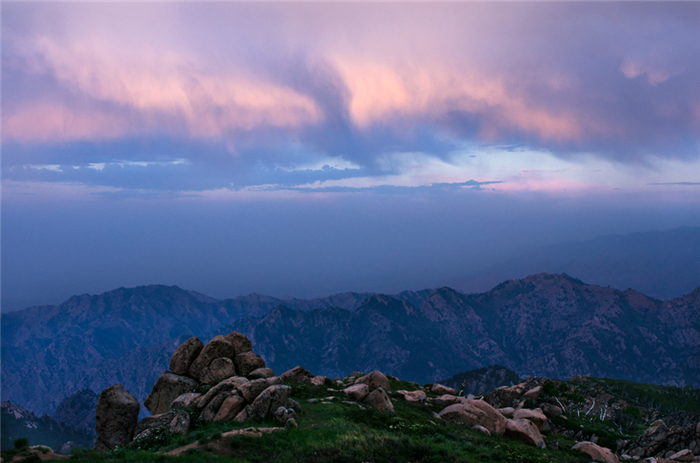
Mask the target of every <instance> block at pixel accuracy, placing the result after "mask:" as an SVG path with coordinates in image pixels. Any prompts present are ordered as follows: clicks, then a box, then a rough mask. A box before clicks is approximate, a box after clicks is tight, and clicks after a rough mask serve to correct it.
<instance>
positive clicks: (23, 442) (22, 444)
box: [12, 437, 29, 450]
mask: <svg viewBox="0 0 700 463" xmlns="http://www.w3.org/2000/svg"><path fill="white" fill-rule="evenodd" d="M12 445H14V447H15V448H16V449H17V450H23V449H26V448H28V447H29V439H27V438H26V437H20V438H19V439H15V440H14V442H13V443H12Z"/></svg>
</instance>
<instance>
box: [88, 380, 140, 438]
mask: <svg viewBox="0 0 700 463" xmlns="http://www.w3.org/2000/svg"><path fill="white" fill-rule="evenodd" d="M140 409H141V406H140V405H139V401H138V400H136V398H135V397H134V396H133V395H131V394H130V393H129V391H127V390H126V389H124V386H122V385H121V384H115V385H113V386H109V387H108V388H106V389H105V390H104V391H102V393H101V394H100V396H99V398H98V399H97V408H96V410H95V418H96V424H95V431H96V432H97V435H98V437H99V440H100V441H101V443H102V444H103V445H104V446H105V447H107V448H108V449H110V450H111V449H114V448H115V447H116V446H123V445H126V444H128V443H129V442H131V439H132V438H133V437H134V428H135V427H136V424H137V423H138V421H139V410H140ZM95 446H96V448H97V443H95Z"/></svg>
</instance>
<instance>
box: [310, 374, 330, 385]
mask: <svg viewBox="0 0 700 463" xmlns="http://www.w3.org/2000/svg"><path fill="white" fill-rule="evenodd" d="M327 380H328V378H327V377H325V376H314V377H313V378H311V384H313V385H314V386H323V385H324V384H326V381H327Z"/></svg>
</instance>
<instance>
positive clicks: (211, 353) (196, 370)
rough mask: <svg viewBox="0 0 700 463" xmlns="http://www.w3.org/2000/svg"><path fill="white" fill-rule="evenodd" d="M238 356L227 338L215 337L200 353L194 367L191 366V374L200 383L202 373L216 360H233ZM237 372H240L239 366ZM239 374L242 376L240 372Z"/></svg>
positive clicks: (193, 364)
mask: <svg viewBox="0 0 700 463" xmlns="http://www.w3.org/2000/svg"><path fill="white" fill-rule="evenodd" d="M235 355H236V351H235V349H234V347H233V344H231V343H230V342H229V341H228V340H227V339H226V338H225V337H223V336H222V335H218V336H215V337H214V339H212V340H211V341H209V342H208V343H207V344H206V346H204V348H202V351H201V352H200V353H199V355H198V356H197V358H196V359H194V362H192V365H190V369H189V370H188V371H189V374H190V376H192V377H193V378H195V379H196V380H198V381H201V378H202V373H203V371H204V369H205V368H206V367H208V366H209V364H210V363H211V362H212V361H213V360H214V359H218V358H221V357H228V358H233V357H234V356H235ZM236 371H238V365H236ZM239 374H241V373H240V372H239Z"/></svg>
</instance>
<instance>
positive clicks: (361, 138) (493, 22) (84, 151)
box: [2, 2, 700, 191]
mask: <svg viewBox="0 0 700 463" xmlns="http://www.w3.org/2000/svg"><path fill="white" fill-rule="evenodd" d="M699 16H700V4H697V3H691V2H687V3H663V4H657V3H586V4H580V3H563V4H555V3H518V4H502V3H485V4H484V3H447V4H438V5H422V4H416V3H409V4H396V3H379V4H373V3H361V4H334V3H331V4H323V3H312V4H303V3H284V4H276V3H264V4H245V3H210V4H206V5H201V4H197V5H194V4H187V3H151V4H134V3H118V4H111V3H110V4H102V3H76V4H67V3H54V4H43V3H42V4H39V3H8V4H5V5H3V19H2V21H3V24H2V26H3V44H2V47H3V50H2V51H3V60H4V62H3V70H2V72H3V75H2V78H3V84H2V85H3V89H2V90H3V91H2V97H3V98H2V124H3V126H2V142H3V149H4V159H3V164H4V171H3V175H4V178H5V179H10V180H15V181H63V182H81V183H86V184H102V185H105V186H115V187H118V188H145V189H155V190H158V189H166V190H181V191H190V190H196V191H202V190H213V189H217V188H242V187H246V186H249V185H256V184H257V185H267V184H275V185H292V186H293V185H303V184H313V183H314V182H324V181H337V180H339V179H341V178H345V179H353V178H357V177H359V176H366V177H382V178H388V177H390V176H392V175H394V176H397V177H396V179H398V178H399V177H400V176H401V175H402V174H404V173H405V172H402V171H400V166H401V165H405V164H406V163H405V162H403V161H401V159H402V158H410V157H411V156H413V154H415V153H421V155H424V156H427V157H428V158H431V159H433V160H435V161H434V162H442V163H443V164H444V165H445V166H446V167H445V169H444V170H443V171H442V172H441V173H440V176H437V175H426V176H425V177H426V178H425V179H424V184H432V183H441V182H442V181H443V179H444V178H445V177H450V171H454V168H453V167H454V165H455V163H457V164H459V162H462V161H460V160H464V159H465V157H466V156H468V155H475V154H474V153H470V154H465V151H464V149H463V147H464V146H465V145H468V146H470V147H472V148H473V149H474V150H475V152H476V151H478V152H479V153H481V154H483V153H486V152H488V151H489V150H490V149H491V148H492V147H498V146H504V145H509V146H515V147H517V148H518V149H524V150H528V151H531V152H532V151H537V152H540V153H542V156H543V157H547V158H551V156H552V155H553V156H554V157H558V158H560V159H567V160H569V161H571V162H573V163H576V162H579V160H580V159H583V158H586V159H590V158H591V157H593V158H596V159H598V160H600V162H603V163H612V164H618V163H622V164H626V165H647V166H650V165H652V164H653V165H655V166H656V167H658V166H659V165H661V164H659V163H660V162H661V163H663V162H665V161H669V162H678V161H680V162H691V163H692V162H695V161H696V160H697V158H698V156H697V153H698V147H699V146H700V142H699V137H698V133H700V86H698V82H700V67H699V66H698V64H697V63H698V62H700V42H698V40H697V37H698V34H699V33H700V31H699V28H700V26H698V24H700V23H699V22H698V17H699ZM412 153H413V154H412ZM460 153H461V154H460ZM390 158H391V159H394V160H398V161H397V162H395V163H394V164H391V163H387V159H390ZM543 159H544V158H543ZM178 160H181V161H182V162H180V163H176V161H178ZM125 162H131V163H137V164H128V163H127V164H125ZM138 163H141V164H138ZM144 163H145V164H144ZM95 165H103V166H105V167H103V168H102V169H95V168H94V167H91V166H95ZM36 166H44V168H43V169H40V168H37V167H36ZM47 166H48V167H47ZM304 166H307V168H304ZM308 166H317V168H311V169H309V168H308ZM323 166H327V168H325V169H324V168H323ZM338 166H343V167H338ZM348 166H349V167H348ZM117 167H118V168H117ZM139 167H146V168H147V170H148V172H149V175H148V176H144V175H139V172H142V171H143V169H141V171H139V169H138V168H139ZM86 169H87V170H86ZM110 173H111V174H112V175H106V174H110ZM54 174H56V175H54ZM98 174H99V175H98ZM669 175H671V174H669ZM673 175H675V172H673ZM149 178H153V180H152V181H151V180H148V179H149ZM470 179H474V180H476V181H499V182H500V181H503V180H504V178H503V177H501V176H481V177H479V178H476V177H475V171H473V170H472V171H469V170H465V171H463V172H462V173H461V174H460V175H459V176H453V178H452V179H451V181H452V182H454V183H459V182H465V181H467V180H470ZM652 180H653V179H652ZM661 180H664V181H667V182H674V181H675V182H677V181H692V180H695V179H692V178H670V177H668V178H663V179H661ZM399 183H400V181H399V180H397V181H396V182H391V181H389V184H392V185H398V184H399ZM646 183H653V182H651V181H647V182H646ZM657 183H658V182H657ZM643 184H645V183H643ZM319 186H321V185H319ZM326 186H328V185H326ZM346 186H351V185H350V184H348V185H346Z"/></svg>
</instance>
